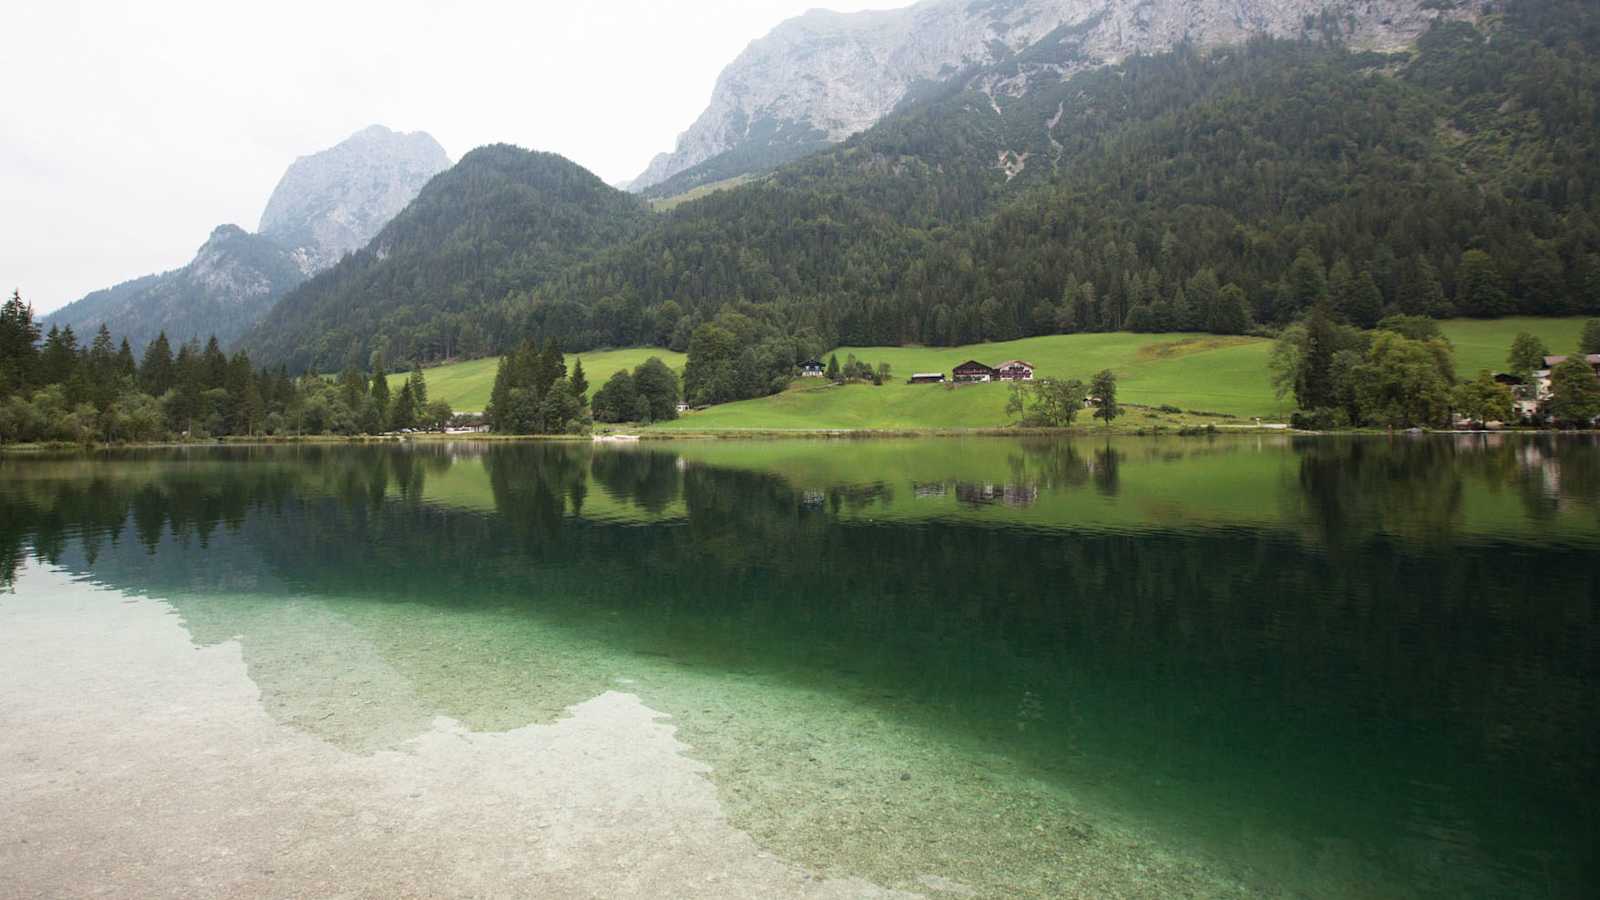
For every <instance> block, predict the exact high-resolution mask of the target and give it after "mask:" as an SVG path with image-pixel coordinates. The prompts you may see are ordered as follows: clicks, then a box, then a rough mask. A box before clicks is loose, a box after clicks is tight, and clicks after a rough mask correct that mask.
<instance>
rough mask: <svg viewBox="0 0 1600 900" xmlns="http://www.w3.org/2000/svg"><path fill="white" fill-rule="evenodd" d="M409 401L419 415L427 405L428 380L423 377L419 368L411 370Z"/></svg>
mask: <svg viewBox="0 0 1600 900" xmlns="http://www.w3.org/2000/svg"><path fill="white" fill-rule="evenodd" d="M411 399H412V401H413V402H414V403H415V404H416V408H417V412H418V413H419V414H420V413H421V412H422V410H423V409H424V408H425V407H427V405H428V379H426V378H424V377H423V375H422V367H421V366H418V367H416V368H415V369H412V370H411Z"/></svg>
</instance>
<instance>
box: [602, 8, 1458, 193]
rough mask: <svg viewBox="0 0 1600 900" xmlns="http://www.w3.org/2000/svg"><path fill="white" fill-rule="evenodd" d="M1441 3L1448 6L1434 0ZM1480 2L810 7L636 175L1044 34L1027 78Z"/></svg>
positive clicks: (728, 170) (882, 107)
mask: <svg viewBox="0 0 1600 900" xmlns="http://www.w3.org/2000/svg"><path fill="white" fill-rule="evenodd" d="M1441 6H1449V7H1451V8H1450V9H1447V10H1440V9H1435V8H1434V7H1441ZM1475 7H1476V4H1474V3H1469V2H1466V0H1462V2H1455V3H1453V4H1452V3H1440V2H1438V0H1353V2H1352V0H1182V2H1180V0H924V2H922V3H918V4H916V5H915V6H911V7H908V8H905V9H900V10H891V11H886V12H864V13H855V14H848V15H847V14H840V13H833V12H827V11H822V10H817V11H812V12H809V13H806V14H805V15H803V16H800V17H799V18H796V19H792V20H790V21H788V22H785V23H784V24H782V25H780V26H778V28H776V29H775V30H773V32H772V33H771V34H769V35H767V36H766V37H764V38H762V39H761V40H758V41H756V42H755V43H753V44H751V45H750V47H749V48H748V49H746V50H745V51H744V53H742V54H740V56H739V57H738V58H737V59H735V60H734V61H733V63H732V64H731V65H729V66H728V68H727V69H725V70H724V71H723V73H722V76H721V77H720V78H719V79H718V81H717V86H716V89H715V91H714V93H713V94H712V98H711V104H710V106H709V107H708V108H707V109H706V111H705V112H704V113H703V114H701V116H700V118H699V119H698V120H696V121H695V123H694V124H693V125H691V126H690V128H689V130H688V131H686V132H684V134H683V135H682V136H681V137H680V138H679V139H678V144H677V147H676V149H674V150H673V151H672V152H671V153H663V154H661V155H659V156H657V157H656V159H655V160H654V161H653V162H652V163H651V164H650V167H649V168H648V169H647V170H646V171H645V172H644V173H643V174H642V175H640V176H639V178H638V179H637V180H635V181H634V182H633V183H632V184H631V185H630V187H631V189H632V190H635V191H643V190H645V189H648V188H650V187H652V186H655V185H658V184H661V183H662V182H665V181H667V180H668V179H670V178H673V177H674V176H676V175H678V174H679V173H682V172H685V171H687V170H690V169H693V168H695V167H697V166H703V165H706V164H708V163H710V162H711V161H713V160H716V159H717V158H719V157H723V156H725V155H730V154H731V155H732V158H731V159H730V160H727V161H725V163H726V164H723V165H720V166H718V167H716V168H715V177H716V178H726V177H730V176H732V175H737V174H743V172H744V171H754V170H756V169H758V168H760V167H762V165H763V163H777V162H782V161H784V160H785V159H788V158H792V157H793V156H794V155H796V153H797V152H798V151H800V150H803V149H806V148H809V147H812V146H819V145H821V144H823V143H827V142H836V141H841V140H843V139H845V138H846V137H849V136H850V135H852V134H855V133H856V132H858V131H861V130H863V129H865V128H867V127H869V126H871V125H873V124H874V123H876V122H877V121H878V120H880V119H882V118H883V117H884V116H886V115H888V114H889V113H890V112H891V111H893V110H894V109H895V107H896V106H897V105H899V104H900V103H901V102H902V100H904V99H905V98H906V97H907V95H908V94H909V93H911V92H912V91H913V90H914V89H915V88H916V87H918V86H919V85H925V84H928V83H930V82H940V81H946V80H949V79H952V78H959V77H962V76H963V73H965V72H967V71H969V70H975V69H977V68H979V67H984V66H989V65H991V64H993V63H996V62H1001V61H1004V60H1006V59H1009V58H1011V57H1014V56H1018V55H1019V54H1021V55H1025V54H1026V51H1027V50H1028V49H1029V48H1030V47H1034V46H1035V45H1039V44H1046V45H1048V46H1049V48H1050V51H1051V52H1050V54H1049V58H1050V59H1051V60H1052V62H1051V63H1050V64H1049V65H1047V66H1043V67H1036V68H1034V69H1032V70H1027V72H1028V74H1027V76H1026V77H1038V76H1040V75H1043V76H1044V77H1051V78H1066V77H1070V76H1071V75H1072V74H1074V73H1076V72H1079V71H1082V70H1084V69H1087V68H1091V67H1095V66H1102V65H1107V64H1112V63H1116V62H1120V61H1122V60H1123V59H1125V58H1127V57H1128V56H1130V55H1132V54H1136V53H1150V52H1158V51H1162V50H1168V49H1171V48H1172V47H1174V46H1176V45H1178V44H1180V43H1182V42H1184V41H1190V42H1193V43H1195V44H1198V45H1200V46H1215V45H1220V44H1232V43H1238V42H1241V41H1244V40H1246V39H1248V38H1250V37H1252V36H1255V35H1274V36H1278V37H1284V36H1293V35H1296V34H1299V33H1301V32H1303V31H1305V30H1308V29H1312V30H1318V31H1325V30H1328V29H1337V30H1338V31H1339V32H1340V33H1342V34H1343V35H1344V38H1345V40H1347V41H1348V42H1349V43H1350V44H1351V45H1352V46H1357V47H1367V48H1372V49H1384V50H1389V49H1398V48H1402V47H1405V46H1406V45H1408V44H1410V43H1411V42H1412V41H1413V40H1415V38H1416V37H1417V36H1418V35H1419V34H1421V33H1422V31H1423V30H1424V29H1426V28H1427V27H1428V25H1429V24H1430V23H1431V22H1432V21H1433V20H1434V19H1435V18H1437V17H1439V16H1453V17H1470V16H1472V15H1473V14H1474V10H1475ZM1063 50H1065V51H1067V52H1066V53H1065V54H1063V52H1062V51H1063ZM1063 60H1065V61H1064V62H1063ZM982 87H983V88H984V89H985V90H988V91H991V92H992V91H1001V92H1005V91H1017V90H1020V89H1021V86H1019V85H1017V84H1006V83H996V84H986V85H982ZM741 170H743V171H741ZM702 180H711V179H710V178H709V177H708V178H704V179H702Z"/></svg>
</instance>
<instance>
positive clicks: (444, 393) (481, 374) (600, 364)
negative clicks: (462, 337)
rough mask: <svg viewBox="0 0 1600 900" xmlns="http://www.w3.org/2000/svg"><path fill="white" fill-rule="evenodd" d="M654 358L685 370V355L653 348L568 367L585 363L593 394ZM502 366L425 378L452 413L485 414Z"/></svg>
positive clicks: (395, 381) (395, 382)
mask: <svg viewBox="0 0 1600 900" xmlns="http://www.w3.org/2000/svg"><path fill="white" fill-rule="evenodd" d="M652 356H659V357H661V359H662V361H663V362H665V363H666V364H667V365H669V366H671V367H672V368H673V369H674V370H676V371H682V370H683V361H684V356H683V354H682V353H674V352H672V351H671V350H663V349H660V348H653V347H632V348H628V349H625V350H595V351H593V352H590V353H573V354H568V356H567V367H568V368H569V369H570V368H571V367H572V365H573V364H574V363H576V362H577V361H578V360H580V359H581V360H583V371H584V374H585V375H586V376H587V377H588V379H589V384H590V385H591V387H590V390H591V391H593V390H594V389H595V388H598V387H599V386H600V385H601V384H603V383H604V382H605V380H606V379H607V378H609V377H611V374H612V373H613V372H616V371H617V370H618V369H628V370H630V371H631V370H632V369H633V368H634V367H635V366H637V365H639V364H640V363H642V362H644V361H645V360H647V359H649V358H650V357H652ZM498 365H499V359H497V358H486V359H474V360H471V361H469V362H462V363H453V364H451V365H448V366H437V367H434V368H431V369H423V370H422V371H423V374H424V376H426V377H427V379H428V399H430V400H444V401H446V402H448V403H449V404H450V406H451V408H452V409H455V410H457V411H460V412H482V411H483V409H484V407H486V406H488V405H489V391H490V389H491V388H493V387H494V373H495V368H496V367H497V366H498ZM409 375H410V373H409V372H395V373H392V374H390V375H389V389H390V390H392V391H398V390H400V387H401V385H402V383H403V382H404V380H405V379H406V378H407V377H409Z"/></svg>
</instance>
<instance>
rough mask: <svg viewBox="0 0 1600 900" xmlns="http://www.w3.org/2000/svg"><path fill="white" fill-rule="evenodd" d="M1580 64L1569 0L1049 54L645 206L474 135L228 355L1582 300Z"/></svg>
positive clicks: (1597, 28)
mask: <svg viewBox="0 0 1600 900" xmlns="http://www.w3.org/2000/svg"><path fill="white" fill-rule="evenodd" d="M1597 50H1600V12H1597V11H1596V10H1595V8H1594V7H1593V5H1592V4H1586V3H1581V2H1576V0H1557V2H1531V0H1515V2H1511V3H1509V4H1506V5H1505V7H1504V9H1503V10H1502V11H1500V12H1498V13H1496V14H1494V15H1490V16H1488V17H1486V18H1485V19H1484V20H1483V21H1481V22H1480V23H1479V25H1477V26H1472V25H1467V24H1463V23H1441V24H1439V25H1438V26H1436V27H1435V28H1434V29H1433V30H1432V31H1430V32H1429V33H1428V34H1426V35H1425V36H1424V37H1423V39H1422V40H1421V41H1420V43H1419V46H1418V47H1417V48H1416V50H1415V51H1414V52H1411V53H1402V54H1376V53H1368V52H1359V51H1356V50H1353V49H1351V48H1349V47H1347V46H1346V45H1345V44H1344V43H1343V40H1342V37H1341V33H1340V28H1339V24H1338V22H1337V21H1336V20H1334V19H1331V18H1329V19H1325V20H1323V21H1320V22H1311V23H1308V28H1307V31H1306V33H1305V34H1304V35H1303V37H1302V38H1301V39H1299V40H1294V41H1288V40H1260V41H1256V42H1252V43H1251V44H1249V45H1248V46H1243V47H1233V48H1223V49H1219V50H1213V51H1204V52H1203V51H1200V50H1197V49H1193V48H1180V49H1179V50H1177V51H1175V52H1172V53H1166V54H1160V55H1154V56H1146V57H1137V58H1134V59H1132V60H1129V61H1128V62H1126V63H1124V64H1122V65H1119V66H1115V67H1109V68H1105V69H1100V70H1095V71H1091V72H1087V73H1085V74H1082V75H1079V76H1077V77H1075V78H1073V79H1071V80H1069V81H1067V82H1064V83H1063V82H1060V81H1059V80H1058V79H1054V78H1052V77H1045V76H1041V75H1038V74H1037V72H1038V70H1039V67H1040V66H1041V65H1044V64H1047V63H1048V62H1050V54H1051V53H1052V52H1056V51H1053V50H1052V49H1051V48H1049V47H1045V46H1041V47H1036V48H1034V49H1032V50H1030V51H1028V52H1027V53H1025V54H1022V55H1021V56H1019V57H1018V58H1017V59H1015V60H1011V61H1008V62H1007V63H1004V64H1003V65H1002V66H1000V67H999V68H998V69H997V71H996V72H995V73H994V74H1003V75H1016V74H1018V73H1022V74H1027V73H1028V72H1034V73H1035V75H1034V77H1030V78H1029V79H1028V80H1027V85H1028V87H1027V88H1026V89H1025V90H1023V91H1022V92H1021V93H1020V94H1019V95H1018V96H1004V95H996V96H995V97H993V98H991V97H990V96H989V95H987V94H980V93H976V92H974V91H971V90H965V89H963V87H962V85H965V84H972V83H978V82H976V81H968V80H963V81H961V82H954V83H952V84H949V85H946V86H944V87H943V88H941V89H934V90H929V91H925V92H924V93H923V95H922V96H921V98H920V99H919V100H918V101H917V102H914V103H910V104H907V105H906V107H905V108H904V109H903V110H902V111H901V112H899V113H897V114H896V115H894V116H892V117H890V118H889V119H887V120H885V121H884V122H882V123H880V124H879V125H878V126H876V127H875V128H873V129H870V130H869V131H867V132H865V133H863V134H861V135H859V136H857V137H856V138H854V139H852V140H850V141H847V142H846V143H844V144H842V145H840V146H837V147H833V148H829V149H827V150H825V151H823V152H821V153H818V154H815V155H813V156H810V157H807V158H805V159H802V160H799V161H796V162H793V163H790V164H788V165H786V166H784V167H782V168H779V169H778V170H777V171H776V172H774V173H773V174H771V175H769V176H767V177H765V178H761V179H757V180H756V181H754V182H753V183H750V184H746V185H743V186H740V187H736V188H733V189H729V190H725V191H720V192H717V193H714V194H711V195H710V196H707V197H704V198H702V199H699V200H696V201H692V202H689V203H686V204H683V205H681V206H679V207H677V208H675V209H674V210H673V211H672V212H669V213H664V214H660V215H656V216H651V215H650V214H649V213H647V212H646V211H645V209H644V207H643V206H642V205H641V204H639V203H638V202H636V201H635V200H634V199H633V198H630V197H627V196H625V195H623V194H621V193H620V192H617V191H614V190H611V189H609V188H607V187H605V186H604V185H603V184H601V183H600V182H599V181H598V179H594V178H593V177H592V176H588V175H587V173H584V172H582V170H580V169H578V168H577V167H576V166H571V165H570V164H568V163H566V162H565V161H563V160H560V159H559V158H557V157H551V156H548V155H544V154H529V153H525V152H523V151H519V150H516V149H515V148H510V147H491V148H485V149H484V150H480V151H477V152H475V153H474V154H469V155H468V157H467V158H466V159H464V160H463V161H462V163H461V164H460V165H459V166H457V168H456V169H455V170H453V171H452V172H450V173H447V174H446V175H445V176H442V177H441V178H440V179H438V180H437V181H436V182H435V184H434V185H432V186H430V188H429V189H428V190H427V191H425V192H424V194H423V196H422V197H421V198H419V200H418V201H417V203H416V204H414V205H413V207H412V208H411V209H409V210H408V211H407V212H406V213H404V214H402V216H401V217H400V218H399V219H397V220H396V221H395V222H394V223H393V224H392V225H391V226H390V228H389V229H388V230H386V231H385V233H384V234H383V235H382V236H380V238H379V239H378V240H377V241H375V242H374V244H373V246H372V247H370V248H368V249H367V250H365V251H363V252H362V253H360V254H357V255H355V256H353V257H351V258H350V259H347V260H346V261H345V263H344V264H342V265H340V266H338V267H336V268H335V269H334V270H332V271H330V272H328V273H325V274H324V275H322V276H319V277H318V278H317V279H314V280H313V281H312V282H311V283H309V284H307V285H306V286H304V287H302V288H301V289H300V290H299V291H297V292H296V293H295V294H293V295H291V296H290V297H289V298H288V299H287V300H286V301H285V302H284V303H283V304H281V305H280V307H279V309H278V310H277V311H276V312H275V313H274V315H273V316H272V317H271V318H270V319H269V320H268V321H267V322H265V323H263V325H262V326H261V327H260V328H258V329H257V331H256V332H255V333H254V334H253V335H252V336H251V337H250V338H248V339H247V341H246V344H245V346H246V347H248V348H250V349H251V350H252V351H253V352H256V353H257V355H259V356H261V357H262V358H264V359H266V360H268V361H271V362H273V363H287V364H289V365H290V366H291V368H296V369H298V368H302V367H311V368H318V369H321V370H324V371H331V370H334V369H338V368H341V367H343V366H344V365H346V364H348V363H349V362H351V361H352V360H354V361H360V360H365V359H366V358H367V357H368V356H369V355H370V354H371V353H372V352H373V351H374V350H378V351H382V352H384V353H385V355H386V356H387V357H388V358H390V359H393V360H396V361H400V362H405V363H411V362H427V361H433V360H438V359H443V358H460V357H466V356H474V355H490V354H496V353H503V352H507V351H509V350H511V349H512V348H513V347H515V346H516V345H517V344H519V343H520V342H522V341H524V340H534V341H536V342H542V341H544V340H548V339H555V340H559V341H560V342H561V343H562V345H563V346H564V347H566V348H568V349H569V350H586V349H590V348H593V347H599V346H626V345H639V344H655V345H665V346H671V347H672V348H674V349H677V350H687V349H688V348H689V345H690V342H691V340H692V337H693V335H694V333H695V330H696V329H697V328H699V327H700V326H702V325H704V324H706V323H708V322H711V321H713V320H715V319H717V318H718V317H719V316H723V315H725V314H729V313H732V314H736V315H739V316H742V317H743V320H744V321H743V322H741V323H739V324H740V328H741V329H743V330H744V331H745V332H746V333H745V334H744V335H743V337H744V338H746V341H745V345H746V346H747V347H754V346H758V345H761V344H763V343H764V342H767V341H772V340H776V341H778V342H779V343H781V344H783V345H784V348H783V349H781V350H773V351H772V352H775V353H780V354H781V355H783V356H784V357H786V358H785V359H784V360H783V366H781V367H780V366H775V367H773V368H774V371H776V370H777V369H778V368H786V367H788V366H792V364H793V363H794V362H796V361H797V360H798V359H801V358H805V357H806V356H808V355H811V354H814V353H816V352H819V351H821V350H823V349H826V348H827V347H830V346H836V345H840V344H846V345H881V344H899V343H925V344H935V345H954V344H964V343H971V342H974V341H982V340H1003V339H1007V338H1013V337H1018V336H1023V335H1036V334H1051V333H1065V332H1079V331H1101V330H1122V329H1127V330H1136V331H1168V330H1195V331H1201V330H1204V331H1215V332H1223V333H1240V332H1246V331H1250V330H1252V329H1258V328H1271V329H1277V328H1279V327H1282V326H1284V325H1287V324H1289V323H1290V322H1293V321H1295V320H1296V319H1297V318H1299V317H1301V316H1303V315H1304V314H1305V312H1306V311H1307V310H1308V309H1309V308H1310V307H1311V306H1312V304H1313V303H1314V302H1315V299H1316V297H1315V295H1314V294H1313V293H1309V292H1308V286H1312V285H1314V284H1316V283H1317V282H1318V281H1319V280H1320V281H1322V282H1325V283H1326V284H1327V285H1328V288H1329V290H1330V292H1331V293H1332V302H1333V314H1334V315H1335V316H1336V318H1338V319H1339V320H1342V321H1345V322H1349V323H1352V324H1356V325H1361V326H1367V327H1370V326H1371V325H1373V324H1374V323H1375V322H1376V321H1377V320H1378V319H1379V318H1381V317H1383V316H1385V315H1390V314H1395V313H1403V314H1411V315H1423V316H1434V317H1437V316H1444V315H1455V314H1461V315H1473V316H1497V315H1505V314H1513V313H1523V314H1530V313H1531V314H1571V313H1577V312H1593V311H1597V310H1600V226H1597V224H1596V222H1597V212H1596V203H1597V186H1596V183H1595V182H1596V179H1595V176H1594V173H1595V172H1596V171H1600V145H1597V140H1600V138H1597V135H1600V132H1597V130H1596V127H1595V126H1596V116H1597V99H1596V98H1597V97H1600V66H1597V64H1596V55H1595V54H1596V51H1597ZM979 74H980V75H981V74H982V73H979ZM991 101H993V102H991ZM995 107H999V110H1000V111H999V113H997V112H996V109H995ZM769 349H771V348H769ZM787 357H793V358H787ZM765 376H766V373H765V371H763V373H762V375H761V376H760V378H759V379H758V380H765Z"/></svg>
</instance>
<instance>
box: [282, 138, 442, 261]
mask: <svg viewBox="0 0 1600 900" xmlns="http://www.w3.org/2000/svg"><path fill="white" fill-rule="evenodd" d="M449 167H450V157H449V156H448V155H446V154H445V152H444V148H443V147H441V146H439V143H438V142H437V141H435V140H434V139H433V138H432V137H430V136H429V135H428V134H426V133H425V132H420V131H418V132H412V133H410V134H400V133H398V132H394V131H390V130H389V129H387V128H385V127H383V126H381V125H373V126H372V127H370V128H367V129H365V130H363V131H360V132H357V133H356V134H354V135H352V136H351V137H350V138H348V139H347V140H345V141H343V142H342V143H340V144H338V145H337V146H334V147H332V148H330V149H327V150H324V151H322V152H321V153H315V154H312V155H311V156H303V157H301V158H299V159H297V160H295V162H294V164H293V165H291V166H290V167H289V171H287V172H285V173H284V176H283V179H282V180H281V181H279V182H278V187H277V189H276V190H274V191H273V192H272V198H271V199H270V200H268V201H267V208H266V211H265V212H263V213H262V214H261V226H260V228H259V229H258V231H259V233H260V234H262V235H263V236H265V237H269V238H272V239H273V240H275V241H277V242H278V243H279V244H282V245H283V246H285V247H287V248H290V252H291V253H292V254H293V255H294V258H295V261H296V264H297V265H299V266H300V268H301V270H302V271H303V272H305V274H307V275H311V274H314V273H316V272H319V271H321V270H322V269H325V268H327V267H329V266H331V265H333V264H334V263H336V262H338V261H339V260H340V258H341V257H343V256H344V255H345V254H346V253H352V252H354V251H356V250H359V249H361V248H362V247H365V246H366V245H367V242H368V241H371V240H372V239H373V237H375V236H376V235H377V234H378V232H379V231H380V230H382V228H383V226H384V225H387V224H388V223H389V220H390V219H393V218H394V217H395V216H396V215H397V214H398V213H399V212H400V210H402V209H404V208H405V207H406V204H408V203H410V202H411V201H412V200H414V199H416V196H417V193H418V192H419V191H421V190H422V186H423V185H425V184H427V183H428V180H429V179H431V178H432V177H433V176H435V175H437V174H439V173H440V172H442V171H444V170H445V169H448V168H449Z"/></svg>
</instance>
